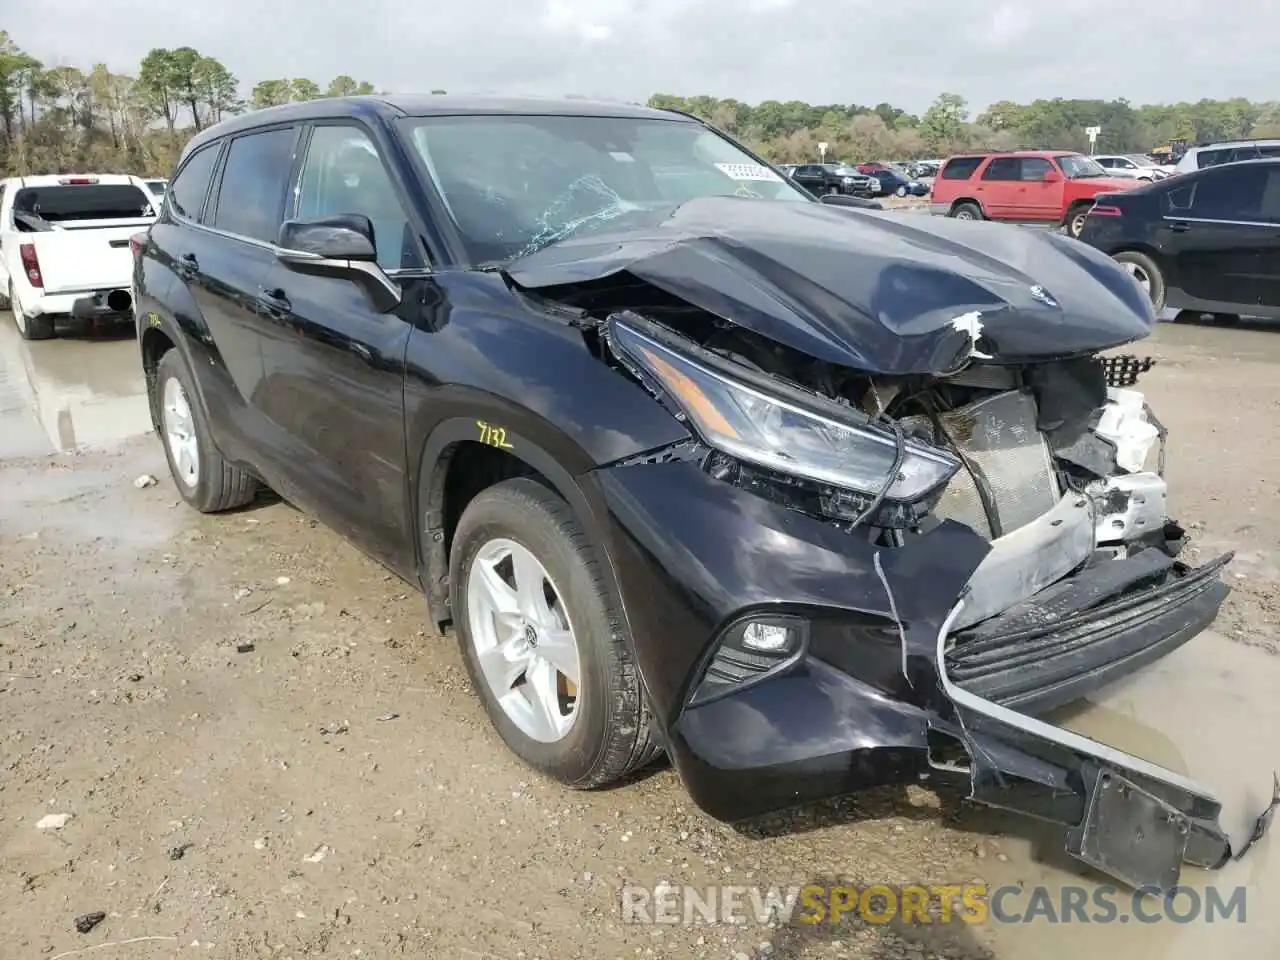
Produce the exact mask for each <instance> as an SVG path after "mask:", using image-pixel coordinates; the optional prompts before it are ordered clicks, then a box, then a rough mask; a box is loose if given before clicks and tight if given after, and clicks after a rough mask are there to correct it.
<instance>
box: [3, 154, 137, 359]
mask: <svg viewBox="0 0 1280 960" xmlns="http://www.w3.org/2000/svg"><path fill="white" fill-rule="evenodd" d="M160 204H161V199H160V198H158V197H156V196H155V195H154V194H153V193H152V192H151V191H150V190H149V189H148V188H147V184H146V181H145V180H141V179H139V178H138V177H130V176H124V175H120V174H83V175H82V174H50V175H42V176H35V177H11V178H10V179H8V180H0V307H3V306H4V305H5V302H6V301H7V305H8V307H9V309H11V310H12V311H13V318H14V321H15V322H16V323H17V325H18V330H19V331H20V332H21V334H22V336H23V337H24V338H25V339H27V340H44V339H48V338H49V337H52V336H53V335H54V319H55V318H56V317H60V316H66V317H74V318H76V319H79V320H130V319H132V313H133V294H132V292H131V291H132V279H133V257H132V256H131V252H130V249H129V238H130V237H131V236H132V235H133V234H135V233H137V232H138V231H140V230H145V229H146V228H147V227H149V226H150V225H151V224H152V223H153V222H154V221H155V218H156V214H157V212H158V211H159V208H160Z"/></svg>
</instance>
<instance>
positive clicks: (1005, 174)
mask: <svg viewBox="0 0 1280 960" xmlns="http://www.w3.org/2000/svg"><path fill="white" fill-rule="evenodd" d="M982 179H983V180H1021V179H1022V162H1021V160H1020V159H1019V158H1018V157H996V158H995V159H994V160H992V161H991V162H990V163H989V164H987V169H985V170H983V171H982Z"/></svg>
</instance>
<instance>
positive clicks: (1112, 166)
mask: <svg viewBox="0 0 1280 960" xmlns="http://www.w3.org/2000/svg"><path fill="white" fill-rule="evenodd" d="M1093 159H1094V161H1096V162H1097V164H1098V166H1100V167H1102V169H1104V170H1106V171H1107V173H1109V174H1111V175H1112V176H1113V177H1126V178H1128V179H1130V180H1143V181H1145V182H1147V183H1153V182H1154V181H1156V180H1163V179H1164V178H1165V177H1169V176H1172V175H1173V170H1174V168H1173V167H1172V166H1171V165H1162V164H1159V163H1156V162H1155V161H1154V160H1152V159H1151V158H1150V157H1146V156H1143V155H1142V154H1140V153H1119V154H1112V155H1109V156H1095V157H1094V158H1093Z"/></svg>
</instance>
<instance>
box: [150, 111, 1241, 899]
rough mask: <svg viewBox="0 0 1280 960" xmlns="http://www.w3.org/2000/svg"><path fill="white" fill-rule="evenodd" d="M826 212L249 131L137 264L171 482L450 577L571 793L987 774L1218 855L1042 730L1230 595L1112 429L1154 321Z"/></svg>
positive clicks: (517, 743) (436, 588)
mask: <svg viewBox="0 0 1280 960" xmlns="http://www.w3.org/2000/svg"><path fill="white" fill-rule="evenodd" d="M827 201H828V202H827V203H821V202H818V201H816V200H814V199H813V198H812V197H811V196H809V195H808V194H807V193H805V192H804V191H802V190H800V189H799V188H798V187H796V186H794V185H793V184H791V183H790V182H789V181H788V180H786V179H785V178H783V177H782V176H781V175H780V174H779V173H778V172H777V171H776V170H775V169H774V168H772V167H771V166H769V165H768V164H766V163H764V162H763V161H761V160H760V159H759V158H757V157H755V156H753V155H752V154H750V153H749V152H748V151H747V150H745V149H744V148H743V147H741V146H739V145H738V144H736V143H734V142H733V141H732V140H730V139H728V138H727V137H725V136H723V135H722V134H720V133H719V132H717V131H716V130H714V129H712V128H711V127H709V126H707V125H705V124H703V123H701V122H699V121H697V120H695V119H693V118H691V117H687V116H684V115H680V114H676V113H671V112H665V111H659V110H650V109H646V108H642V107H633V106H627V105H620V104H596V103H590V102H587V101H579V100H572V101H566V102H564V103H556V102H548V101H529V102H521V101H497V100H475V101H471V100H459V99H454V98H448V97H438V96H432V97H395V98H350V99H335V100H318V101H314V102H309V103H301V104H293V105H288V106H283V107H276V108H271V109H268V110H262V111H258V112H255V113H252V114H249V115H246V116H242V117H237V118H235V119H231V120H228V121H225V122H223V123H221V124H218V125H217V126H214V127H212V128H210V129H208V130H205V131H204V132H202V133H200V134H198V135H197V136H196V138H195V139H194V140H193V141H192V142H191V144H190V145H189V146H188V147H187V149H186V150H185V152H184V155H183V157H182V159H181V161H180V162H179V164H178V167H177V170H176V171H175V173H174V175H173V178H172V180H171V182H170V184H169V190H168V192H167V196H166V202H165V206H164V209H163V211H162V214H161V216H160V218H159V220H158V221H157V222H156V223H155V224H154V226H153V227H152V228H151V229H150V230H149V231H148V233H147V234H146V235H144V236H140V237H136V238H135V241H136V243H135V245H134V246H135V270H134V284H135V287H136V290H137V323H138V330H139V341H140V345H141V359H142V366H143V369H144V370H145V373H146V379H147V386H148V391H149V395H150V401H151V409H152V417H153V419H154V423H155V426H156V428H157V431H158V432H159V434H160V436H161V438H162V440H163V443H164V449H165V451H166V454H167V456H168V459H169V466H170V469H171V471H172V474H173V477H174V480H175V482H176V485H177V488H178V490H179V491H180V492H181V494H182V496H183V497H184V498H186V500H187V501H188V502H189V503H190V504H191V505H192V506H193V507H195V508H196V509H198V510H202V511H206V512H213V511H219V510H225V509H228V508H231V507H236V506H241V505H244V504H246V503H248V502H249V500H250V499H251V498H252V497H253V496H254V493H255V491H256V489H257V488H258V487H259V486H260V485H262V484H266V485H268V486H269V487H271V488H273V489H274V490H275V491H276V492H278V493H279V494H280V495H282V496H283V497H285V498H287V499H288V500H289V501H291V502H293V503H295V504H296V505H298V506H299V507H301V508H303V509H305V510H308V511H310V512H313V513H314V514H315V515H317V516H318V517H320V518H322V519H323V520H325V521H326V522H327V523H329V524H330V525H332V526H333V527H334V528H335V529H337V530H338V531H340V532H341V533H342V534H343V535H345V536H346V537H348V538H349V539H350V540H352V541H353V542H355V543H356V544H358V545H359V546H360V547H362V548H363V549H364V550H365V551H367V552H368V553H369V554H370V555H372V556H373V557H376V558H377V559H378V560H380V561H381V562H383V563H384V564H386V565H387V566H388V567H389V568H390V569H392V570H393V571H395V572H396V573H397V574H399V575H400V576H401V577H403V578H404V579H405V580H406V581H408V582H409V583H411V584H414V585H415V586H417V587H418V588H420V589H421V590H422V591H423V592H424V593H425V595H426V598H427V601H428V609H429V613H430V616H431V618H432V620H433V621H434V622H435V623H436V624H437V625H446V624H449V623H451V624H452V625H453V627H454V629H455V630H456V632H457V635H458V640H459V643H460V645H461V649H462V653H463V657H464V658H465V662H466V664H467V666H468V669H469V670H470V673H471V677H472V680H473V683H474V689H475V692H476V695H477V696H478V697H479V698H480V699H481V700H482V702H483V704H484V707H485V709H486V711H487V712H488V714H489V717H490V718H491V720H492V722H493V725H494V726H495V728H496V730H497V732H498V733H499V735H500V736H501V737H502V738H503V740H504V741H505V742H506V743H507V744H508V745H509V746H510V748H511V749H512V750H513V751H515V752H516V753H517V754H518V755H519V756H520V757H522V758H523V759H524V760H525V761H527V762H528V763H529V764H531V765H532V766H534V767H536V768H537V769H539V770H541V771H544V772H545V773H547V774H549V775H551V776H553V777H555V778H557V779H559V780H560V781H562V782H563V783H566V784H569V785H571V786H575V787H594V786H599V785H603V784H606V783H609V782H611V781H615V780H617V779H619V778H621V777H623V776H624V775H625V774H627V773H629V772H631V771H634V770H637V769H639V768H640V767H642V766H644V765H645V764H646V763H648V762H649V761H650V760H652V759H653V758H654V757H655V756H656V755H657V754H658V753H659V752H660V751H663V750H665V751H666V753H667V754H669V756H670V757H671V759H672V760H673V762H674V764H675V767H676V769H677V770H678V771H679V773H680V776H681V777H682V778H683V780H684V782H685V783H686V784H687V786H688V788H689V790H690V791H691V793H692V795H693V797H694V798H695V799H696V801H697V802H698V804H699V805H701V806H702V807H703V809H705V810H707V811H708V812H710V813H711V814H713V815H715V816H717V817H722V818H726V819H737V818H741V817H745V816H750V815H753V814H759V813H763V812H767V811H771V810H776V809H778V808H781V807H784V806H789V805H793V804H796V803H803V802H806V801H811V800H814V799H817V798H822V797H828V796H833V795H836V794H841V793H847V792H849V791H854V790H859V789H862V788H865V787H869V786H872V785H876V784H884V783H896V782H904V781H905V782H914V781H916V780H917V779H919V778H921V777H925V776H930V777H934V778H938V779H942V780H946V779H959V780H960V781H961V782H963V783H965V784H966V785H967V787H968V788H969V789H970V790H971V792H972V793H973V795H974V796H975V797H976V798H977V799H978V800H980V801H984V802H988V803H992V804H995V805H998V806H1001V807H1006V808H1012V809H1016V810H1023V811H1026V812H1030V813H1034V814H1035V815H1037V816H1040V817H1047V818H1051V819H1058V820H1059V821H1060V822H1062V823H1064V824H1068V825H1071V826H1072V827H1073V828H1076V827H1078V828H1079V829H1077V830H1075V832H1074V833H1072V834H1071V836H1070V837H1069V839H1068V848H1069V849H1071V850H1072V852H1073V853H1075V854H1076V855H1078V856H1080V857H1081V858H1083V859H1085V860H1087V861H1089V862H1091V863H1096V864H1098V865H1100V866H1101V867H1102V868H1103V869H1105V870H1110V871H1111V872H1113V873H1116V874H1118V875H1120V876H1122V877H1124V878H1125V879H1127V880H1130V881H1135V882H1152V883H1157V884H1161V885H1166V884H1168V883H1169V882H1171V881H1176V878H1177V875H1178V867H1179V864H1180V863H1181V862H1182V860H1183V859H1184V857H1185V858H1186V859H1189V860H1191V861H1193V862H1196V863H1201V864H1206V863H1207V864H1210V865H1213V864H1217V863H1218V862H1219V861H1221V860H1222V859H1223V858H1224V857H1225V856H1226V854H1227V853H1228V852H1229V850H1230V845H1229V842H1228V840H1227V838H1226V836H1225V835H1224V834H1223V833H1222V831H1221V829H1220V828H1219V827H1218V826H1217V822H1216V818H1217V814H1218V808H1217V804H1216V801H1214V800H1213V798H1212V795H1211V794H1209V793H1207V792H1206V791H1204V790H1203V788H1200V787H1197V786H1196V785H1195V784H1194V783H1192V782H1191V781H1188V780H1186V779H1185V778H1183V777H1180V776H1178V775H1176V774H1173V773H1171V772H1170V771H1164V770H1160V769H1159V768H1157V767H1154V766H1152V765H1151V764H1148V763H1145V762H1144V761H1142V760H1139V759H1137V758H1135V757H1130V756H1126V755H1125V754H1122V753H1120V752H1118V751H1116V750H1112V749H1110V748H1107V747H1105V746H1102V745H1100V744H1097V743H1094V742H1093V741H1089V740H1086V739H1084V738H1082V737H1079V736H1076V735H1074V734H1072V733H1070V732H1068V731H1066V730H1062V729H1059V728H1057V727H1055V726H1052V725H1050V724H1048V723H1045V722H1043V721H1041V720H1038V719H1036V717H1035V715H1036V714H1039V713H1041V712H1043V711H1044V710H1046V709H1048V708H1049V707H1051V706H1053V705H1055V704H1059V703H1062V702H1065V701H1066V700H1070V699H1072V698H1074V697H1077V696H1079V695H1081V694H1082V693H1084V692H1086V691H1087V690H1089V689H1091V688H1092V687H1093V686H1096V685H1097V684H1099V683H1101V682H1103V681H1105V680H1107V679H1109V678H1112V677H1115V676H1119V675H1121V674H1123V673H1125V672H1127V671H1129V670H1132V669H1134V668H1135V667H1136V666H1138V665H1139V664H1142V663H1145V662H1148V661H1149V660H1151V659H1152V658H1154V657H1157V656H1159V655H1160V654H1162V653H1164V652H1166V651H1167V650H1169V649H1171V648H1173V647H1176V646H1177V645H1178V644H1180V643H1182V642H1184V641H1186V640H1187V639H1189V638H1190V637H1192V636H1193V635H1194V634H1195V633H1197V632H1198V631H1199V630H1200V629H1202V628H1203V627H1204V626H1205V625H1206V624H1208V623H1209V622H1210V621H1211V620H1212V619H1213V617H1214V615H1215V613H1216V611H1217V609H1218V607H1219V605H1220V604H1221V602H1222V599H1223V597H1224V595H1225V593H1226V589H1227V588H1226V587H1225V586H1224V584H1223V583H1222V581H1221V579H1220V577H1219V571H1220V570H1221V569H1222V568H1223V566H1224V565H1225V563H1226V562H1227V558H1220V559H1218V560H1215V561H1213V562H1211V563H1208V564H1206V565H1203V566H1201V567H1199V568H1192V567H1190V566H1188V565H1187V564H1185V563H1183V562H1181V561H1178V560H1176V559H1175V554H1177V552H1178V547H1179V546H1180V543H1181V531H1180V530H1179V529H1178V528H1177V526H1176V524H1173V523H1172V521H1170V520H1168V518H1167V517H1166V516H1165V513H1164V502H1165V498H1164V491H1165V483H1164V480H1163V478H1162V477H1161V476H1160V475H1159V474H1158V473H1156V472H1152V471H1147V470H1145V468H1144V467H1143V461H1144V458H1145V457H1146V455H1147V453H1149V452H1150V450H1151V447H1152V444H1153V443H1154V442H1155V434H1156V432H1157V430H1156V428H1155V427H1154V426H1152V423H1151V422H1149V421H1148V420H1147V418H1146V416H1145V414H1144V413H1143V411H1142V408H1141V406H1139V407H1138V408H1137V409H1134V408H1133V407H1132V406H1126V407H1125V409H1124V411H1123V412H1121V411H1108V409H1107V408H1108V407H1109V405H1110V402H1111V401H1110V400H1109V398H1108V392H1107V382H1108V380H1107V378H1108V373H1107V370H1108V368H1107V367H1106V366H1105V365H1104V364H1103V363H1102V362H1101V361H1099V360H1098V359H1097V358H1096V357H1095V353H1096V352H1097V351H1098V350H1101V349H1104V348H1109V347H1114V346H1116V345H1118V344H1122V343H1125V342H1128V341H1132V340H1135V339H1138V338H1141V337H1143V336H1145V335H1146V334H1147V332H1148V331H1149V330H1150V327H1151V323H1152V321H1153V317H1152V314H1151V307H1150V304H1149V303H1148V302H1147V300H1146V298H1145V297H1143V296H1142V294H1141V292H1140V291H1139V290H1138V288H1137V286H1136V285H1135V284H1133V282H1132V281H1131V280H1130V279H1129V277H1128V276H1127V275H1126V274H1125V273H1124V271H1123V270H1122V269H1121V268H1120V267H1118V266H1117V265H1116V264H1114V263H1113V262H1112V261H1111V260H1110V259H1108V258H1107V257H1105V256H1103V255H1102V254H1100V253H1097V252H1096V251H1093V250H1091V249H1090V248H1088V247H1086V246H1084V245H1083V244H1079V243H1076V242H1075V241H1072V240H1068V239H1066V238H1064V237H1060V236H1057V235H1055V234H1049V233H1039V232H1031V231H1021V230H1009V229H1007V228H1002V227H1000V226H999V225H994V224H984V223H977V224H974V223H961V222H959V221H954V220H946V219H943V218H927V217H910V218H908V217H898V218H894V217H891V216H889V215H888V214H885V213H881V212H875V211H870V210H865V209H850V208H849V207H850V205H851V204H853V205H855V206H856V204H857V201H854V200H853V199H852V198H849V197H838V196H833V197H829V198H827ZM1002 264H1014V265H1015V266H1009V267H1002V266H1001V265H1002ZM1104 413H1113V414H1115V416H1109V417H1106V418H1104V417H1103V414H1104ZM1121 413H1122V414H1123V415H1121ZM1117 424H1120V425H1121V426H1123V428H1124V429H1121V428H1120V426H1117ZM1050 611H1051V615H1050ZM441 749H442V750H443V749H448V747H447V745H444V744H442V745H441ZM1115 785H1120V786H1122V787H1123V789H1124V794H1123V795H1124V796H1125V797H1127V798H1131V799H1130V800H1129V801H1128V806H1123V805H1121V806H1117V805H1116V804H1115V803H1114V802H1112V800H1111V796H1112V794H1111V793H1110V792H1109V791H1111V790H1112V788H1113V787H1114V786H1115ZM1117 819H1118V820H1119V821H1121V822H1122V823H1123V824H1124V825H1125V826H1124V827H1123V829H1121V828H1120V827H1118V826H1117V825H1116V821H1117ZM1135 824H1140V825H1141V827H1142V831H1143V832H1145V835H1146V837H1147V839H1146V840H1145V841H1143V842H1141V843H1136V842H1134V841H1133V839H1132V837H1133V833H1134V831H1135V830H1136V829H1137V827H1136V826H1135Z"/></svg>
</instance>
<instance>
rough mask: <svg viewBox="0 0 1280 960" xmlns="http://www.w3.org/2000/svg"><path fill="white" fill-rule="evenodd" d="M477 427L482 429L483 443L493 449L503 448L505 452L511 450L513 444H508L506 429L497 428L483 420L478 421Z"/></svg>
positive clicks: (481, 440) (481, 438)
mask: <svg viewBox="0 0 1280 960" xmlns="http://www.w3.org/2000/svg"><path fill="white" fill-rule="evenodd" d="M476 426H477V427H479V428H480V442H481V443H487V444H488V445H489V446H491V447H502V448H503V449H504V450H510V449H511V444H509V443H507V428H506V427H495V426H494V425H493V424H491V423H485V422H484V421H483V420H477V421H476Z"/></svg>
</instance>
